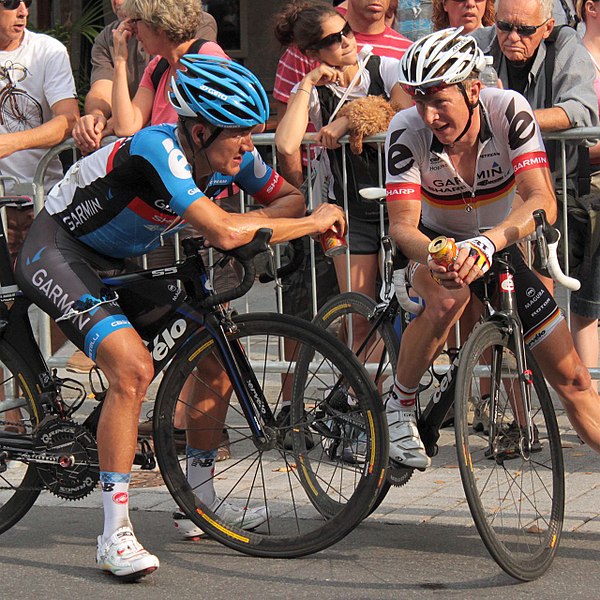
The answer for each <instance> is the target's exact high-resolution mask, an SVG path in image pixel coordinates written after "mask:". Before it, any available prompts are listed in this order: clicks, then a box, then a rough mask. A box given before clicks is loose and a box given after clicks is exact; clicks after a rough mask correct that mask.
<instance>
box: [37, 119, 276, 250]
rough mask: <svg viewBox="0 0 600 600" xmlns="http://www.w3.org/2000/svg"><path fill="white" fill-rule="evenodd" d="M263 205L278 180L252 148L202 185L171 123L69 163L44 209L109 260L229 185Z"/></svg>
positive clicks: (154, 238)
mask: <svg viewBox="0 0 600 600" xmlns="http://www.w3.org/2000/svg"><path fill="white" fill-rule="evenodd" d="M233 183H235V184H237V185H239V187H240V188H241V189H243V190H244V191H246V192H247V193H248V194H251V195H252V196H253V197H254V198H255V199H256V200H258V201H259V202H260V203H261V204H269V202H271V201H272V200H273V199H274V198H275V197H276V196H277V193H278V192H279V190H280V188H281V185H282V184H283V179H282V178H281V176H280V175H279V174H278V173H276V172H275V171H273V169H272V168H271V167H269V166H268V165H267V164H266V163H265V162H264V161H263V160H262V158H261V157H260V155H259V154H258V152H257V151H256V150H253V151H252V152H246V153H245V154H244V156H243V157H242V163H241V168H240V171H239V172H238V173H237V174H236V175H234V176H229V175H223V174H221V173H214V174H213V176H212V177H211V178H210V180H209V182H208V184H207V186H206V188H205V190H204V191H201V190H200V189H198V186H197V185H196V182H195V181H194V179H193V178H192V169H191V167H190V165H189V163H188V161H187V159H186V158H185V155H184V154H183V151H182V149H181V146H180V143H179V140H178V137H177V132H176V125H157V126H154V127H147V128H145V129H142V130H140V131H139V132H137V133H136V134H135V135H133V136H132V137H129V138H124V139H120V140H117V141H116V142H114V143H113V144H110V145H108V146H106V147H104V148H101V149H100V150H98V151H97V152H94V153H93V154H91V155H90V156H87V157H85V158H82V159H81V160H79V161H77V162H76V163H75V164H74V165H73V166H72V167H71V168H70V169H69V171H68V172H67V174H66V175H65V177H64V179H63V180H62V181H61V182H60V183H58V184H57V185H56V186H55V187H54V188H53V189H52V190H51V192H50V194H49V195H48V197H47V200H46V204H45V207H46V210H47V212H48V213H49V214H50V215H52V217H53V218H54V219H55V220H56V221H57V222H58V223H59V224H60V225H61V226H62V227H63V228H64V229H66V230H67V231H68V232H70V233H71V235H73V236H74V237H76V238H77V239H79V241H81V242H83V243H85V244H86V245H88V246H90V247H91V248H93V249H94V250H96V251H97V252H100V253H102V254H104V255H106V256H111V257H115V258H125V257H130V256H139V255H141V254H145V253H147V252H149V251H150V250H153V249H154V248H156V247H157V246H159V245H160V243H161V237H162V236H165V235H172V234H174V233H175V232H176V231H178V230H179V229H181V227H183V225H184V221H183V220H182V219H181V217H182V216H183V214H184V212H185V211H186V210H187V209H188V208H189V207H190V205H191V204H192V203H193V202H195V201H197V200H200V199H202V198H206V197H208V198H214V197H216V196H217V195H218V194H219V193H220V192H221V191H222V190H224V189H225V188H227V187H228V186H230V185H232V184H233Z"/></svg>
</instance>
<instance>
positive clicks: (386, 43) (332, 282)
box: [273, 0, 410, 319]
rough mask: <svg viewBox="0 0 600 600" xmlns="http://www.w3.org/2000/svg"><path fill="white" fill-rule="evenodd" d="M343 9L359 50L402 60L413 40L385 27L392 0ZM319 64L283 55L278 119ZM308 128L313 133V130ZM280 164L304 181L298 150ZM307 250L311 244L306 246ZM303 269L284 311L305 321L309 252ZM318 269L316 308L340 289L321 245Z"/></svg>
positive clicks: (291, 52) (289, 52) (351, 1)
mask: <svg viewBox="0 0 600 600" xmlns="http://www.w3.org/2000/svg"><path fill="white" fill-rule="evenodd" d="M344 5H346V8H344V6H342V7H338V9H337V10H338V12H339V13H340V14H342V15H344V16H345V17H346V20H347V21H348V23H349V24H350V27H352V31H353V32H354V37H355V39H356V43H357V47H358V50H359V51H360V50H361V49H362V47H363V46H364V45H365V44H368V45H370V46H372V47H373V53H374V54H376V55H378V56H382V57H392V58H400V57H401V56H402V54H403V53H404V51H405V50H406V48H408V46H409V45H410V40H408V39H407V38H405V37H404V36H402V35H400V34H399V33H397V32H396V31H394V30H392V29H391V28H390V27H388V26H386V24H385V18H386V14H387V12H388V11H389V8H390V5H391V2H390V0H378V1H377V2H365V0H348V2H345V3H344ZM317 64H318V63H317V61H315V60H314V59H310V58H308V57H307V56H305V55H304V54H303V53H301V52H300V51H299V50H298V49H297V48H296V47H294V46H290V47H288V48H287V49H286V50H285V52H284V53H283V55H282V57H281V59H280V60H279V64H278V66H277V75H276V77H275V88H274V90H273V98H274V99H275V105H276V109H277V117H278V120H281V119H282V118H283V116H284V115H285V111H286V109H287V103H288V101H289V98H290V93H291V90H292V88H293V87H294V86H295V85H296V84H297V83H298V82H299V81H300V80H301V79H302V78H303V77H304V76H305V75H306V74H307V73H308V72H310V71H311V70H312V69H313V68H315V67H316V66H317ZM309 129H310V130H313V131H314V128H311V126H310V125H309ZM278 165H279V168H280V170H281V173H282V174H283V176H284V177H285V178H286V179H287V180H288V181H290V182H291V183H293V184H294V185H296V186H301V185H302V182H303V181H304V172H303V166H302V160H301V153H300V150H299V149H298V150H297V151H296V152H295V153H294V154H293V155H290V156H283V155H281V154H278ZM305 246H306V248H307V250H308V241H307V242H306V244H305ZM305 255H306V261H305V265H304V267H303V268H301V269H299V270H298V271H297V272H296V273H295V274H293V275H292V276H291V277H290V278H289V280H288V281H285V282H284V290H283V309H284V312H286V313H289V314H294V315H296V316H300V317H303V318H307V319H311V318H312V316H313V305H312V302H311V296H310V289H311V286H312V281H311V276H310V268H309V264H308V261H309V253H308V252H306V254H305ZM315 268H316V274H317V280H316V288H317V290H316V291H317V306H318V307H320V306H321V305H322V304H323V303H324V302H325V301H326V300H327V299H328V298H330V297H331V296H333V295H334V294H336V293H337V292H338V291H339V290H338V287H337V284H336V277H335V272H334V270H333V267H332V265H331V263H330V262H329V261H328V260H326V259H325V258H324V257H323V254H322V252H321V248H320V246H318V245H317V246H316V247H315Z"/></svg>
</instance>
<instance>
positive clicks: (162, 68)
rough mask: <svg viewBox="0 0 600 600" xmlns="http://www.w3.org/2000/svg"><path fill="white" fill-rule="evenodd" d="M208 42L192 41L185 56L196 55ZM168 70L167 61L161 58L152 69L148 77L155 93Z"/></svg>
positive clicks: (203, 40) (200, 39)
mask: <svg viewBox="0 0 600 600" xmlns="http://www.w3.org/2000/svg"><path fill="white" fill-rule="evenodd" d="M206 42H208V40H205V39H202V38H199V39H197V40H194V42H193V44H192V45H191V46H190V49H189V50H188V51H187V52H186V54H198V51H199V50H200V48H202V46H204V44H205V43H206ZM168 68H169V61H168V60H167V59H166V58H161V59H160V60H159V61H158V62H157V63H156V66H155V67H154V71H152V75H150V79H151V80H152V87H154V90H155V91H156V90H157V89H158V84H159V83H160V80H161V79H162V77H163V75H164V74H165V72H166V71H167V69H168Z"/></svg>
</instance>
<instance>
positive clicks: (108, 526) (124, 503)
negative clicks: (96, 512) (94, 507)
mask: <svg viewBox="0 0 600 600" xmlns="http://www.w3.org/2000/svg"><path fill="white" fill-rule="evenodd" d="M130 480H131V474H130V473H114V472H112V471H100V485H101V487H102V504H103V506H104V532H103V534H102V538H103V539H104V540H105V541H106V540H107V539H108V538H109V537H110V536H111V535H112V534H113V533H114V532H115V531H116V530H117V529H119V528H120V527H131V521H130V520H129V481H130Z"/></svg>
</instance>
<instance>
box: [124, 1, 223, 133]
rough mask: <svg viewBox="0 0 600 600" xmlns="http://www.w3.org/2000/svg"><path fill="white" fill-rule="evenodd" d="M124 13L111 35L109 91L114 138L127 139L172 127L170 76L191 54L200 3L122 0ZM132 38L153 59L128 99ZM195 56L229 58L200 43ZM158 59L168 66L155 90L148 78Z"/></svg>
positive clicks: (213, 46)
mask: <svg viewBox="0 0 600 600" xmlns="http://www.w3.org/2000/svg"><path fill="white" fill-rule="evenodd" d="M123 11H124V13H125V14H126V15H127V17H128V18H127V19H125V20H124V21H123V22H122V23H121V24H120V25H119V26H118V27H117V28H116V29H115V30H114V32H113V39H114V48H115V57H114V61H115V71H114V78H113V89H112V109H113V127H114V131H115V134H116V135H118V136H125V135H132V134H134V133H135V132H136V131H139V130H140V129H141V128H142V127H144V126H145V125H148V124H150V125H157V124H160V123H174V122H176V121H177V115H176V114H175V111H174V110H173V109H172V108H171V105H170V104H169V100H168V92H169V84H170V81H171V76H173V75H174V74H175V71H176V69H179V68H181V65H180V63H179V59H180V58H181V57H182V56H183V55H184V54H186V53H188V52H190V51H191V47H192V45H193V44H194V41H195V36H196V32H197V31H198V29H199V27H200V25H201V15H202V5H201V3H200V2H198V1H197V0H160V2H154V3H148V2H147V1H144V0H125V2H124V3H123ZM132 35H135V36H136V37H137V39H138V41H139V43H140V44H141V45H142V47H143V49H144V50H145V51H146V52H147V53H148V54H151V55H156V57H155V58H154V59H153V60H152V61H151V62H150V64H149V65H148V66H147V67H146V70H145V71H144V75H143V77H142V80H141V82H140V87H139V88H138V91H137V93H136V94H135V96H134V97H133V100H132V99H131V98H130V96H129V91H128V85H127V41H128V40H129V38H130V37H131V36H132ZM196 53H199V54H210V55H213V56H222V57H224V58H228V56H227V55H226V54H225V52H223V50H222V48H221V47H220V46H219V45H218V44H216V43H214V42H205V43H204V44H203V45H202V47H201V49H200V50H199V51H198V52H196ZM161 57H164V58H165V59H166V61H167V63H168V68H166V69H165V70H164V73H162V76H161V78H160V81H159V82H158V85H157V86H156V89H155V87H154V84H153V82H152V74H153V73H154V70H155V69H156V67H157V65H158V63H159V61H160V59H161Z"/></svg>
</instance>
